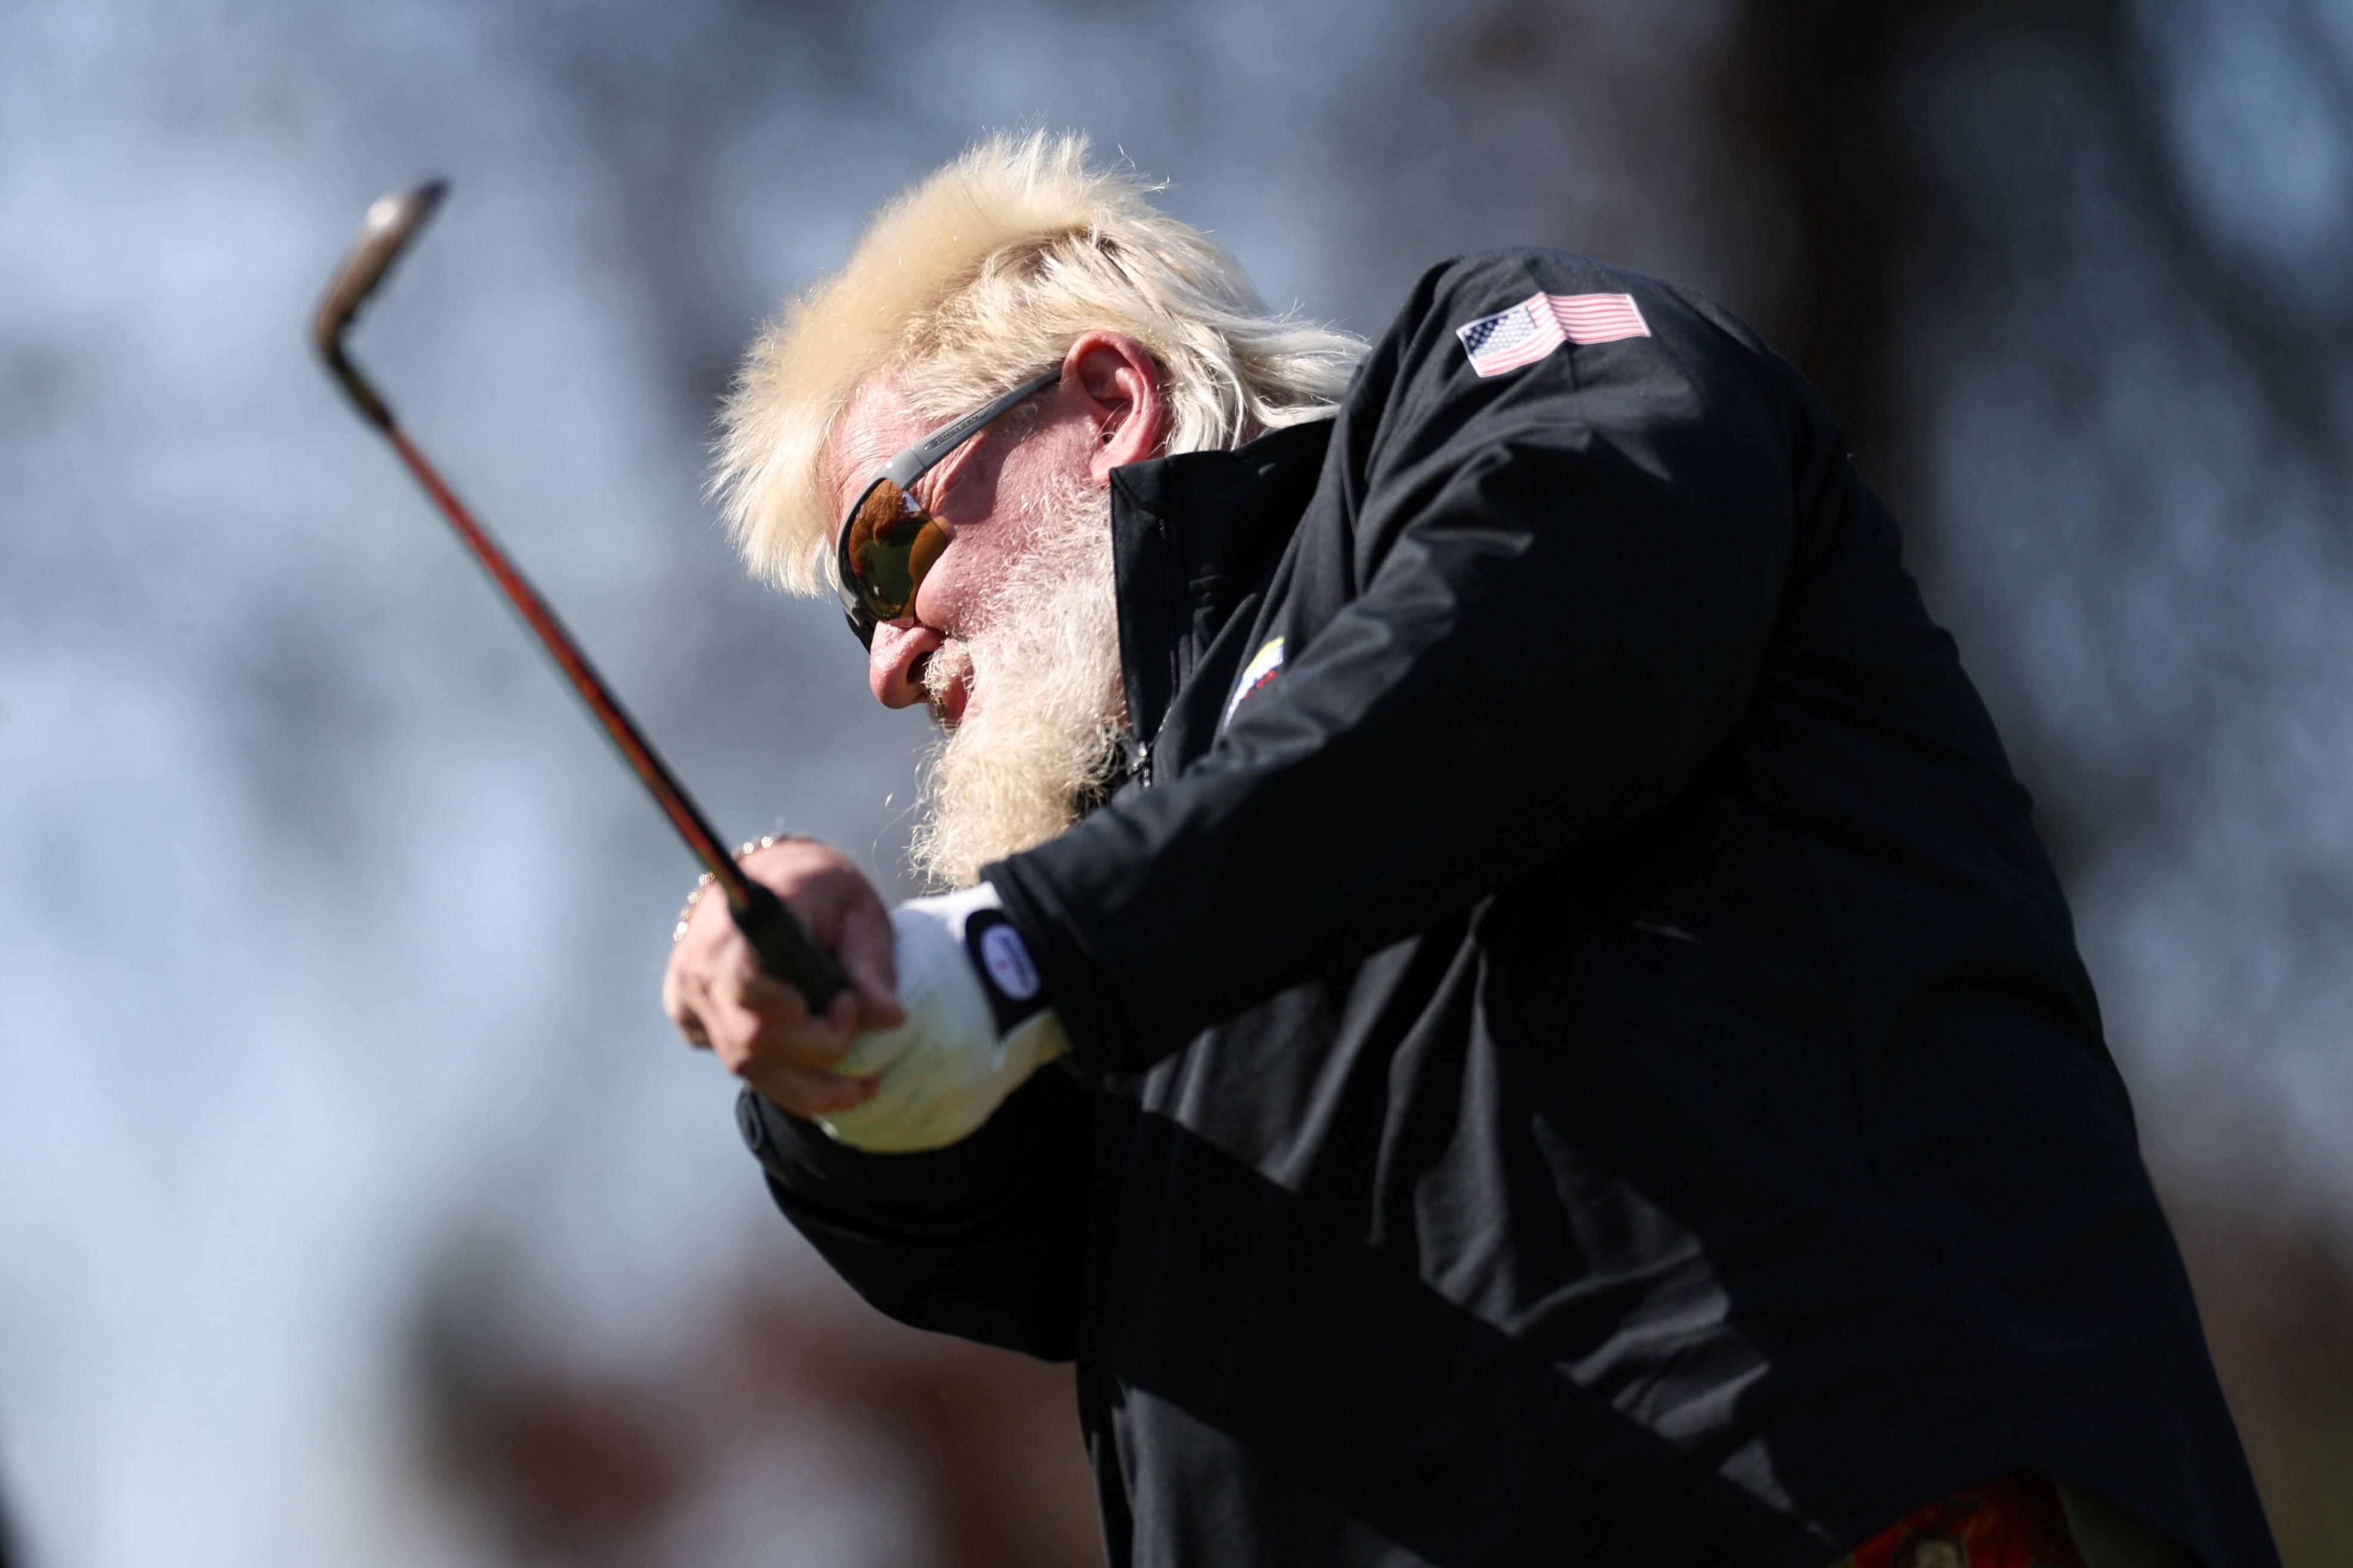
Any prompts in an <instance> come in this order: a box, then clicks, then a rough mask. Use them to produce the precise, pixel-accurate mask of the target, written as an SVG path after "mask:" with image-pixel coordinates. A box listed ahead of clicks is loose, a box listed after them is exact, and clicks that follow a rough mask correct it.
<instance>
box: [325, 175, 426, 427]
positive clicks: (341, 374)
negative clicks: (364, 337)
mask: <svg viewBox="0 0 2353 1568" xmlns="http://www.w3.org/2000/svg"><path fill="white" fill-rule="evenodd" d="M448 189H449V182H448V181H447V180H427V182H426V183H425V184H421V185H418V186H416V187H414V188H413V189H410V190H406V191H396V192H394V193H393V194H392V195H387V196H382V197H379V198H378V199H377V200H376V202H375V205H373V206H371V207H369V208H368V210H367V216H365V217H364V218H363V219H361V220H360V232H359V237H357V238H355V239H353V241H352V247H351V249H350V250H348V251H346V252H345V253H344V255H343V265H342V266H341V267H338V268H335V275H334V277H333V278H332V279H328V282H327V293H326V297H325V298H324V299H322V300H320V301H319V310H318V313H317V314H316V315H314V316H312V317H311V342H312V343H314V344H315V345H317V347H318V350H319V353H320V354H321V355H322V357H323V358H324V359H325V360H326V362H327V368H328V369H330V370H332V371H333V372H334V373H335V376H336V378H337V379H338V380H340V381H341V382H342V383H343V390H344V391H346V392H348V393H350V394H351V396H352V401H353V402H354V403H356V404H357V405H359V408H360V412H361V413H362V414H364V415H365V416H367V417H368V418H370V419H372V420H374V421H375V423H377V424H379V425H389V424H390V423H391V422H392V416H391V414H390V412H389V411H388V410H386V409H385V405H384V401H383V400H382V399H381V398H379V397H377V396H376V395H375V390H374V389H373V388H371V387H370V386H369V385H368V384H367V383H366V382H365V381H364V379H362V378H361V376H360V374H359V372H358V370H357V369H355V368H354V367H353V365H352V363H351V362H350V361H348V360H346V359H345V358H344V357H343V333H344V331H346V330H347V329H348V328H349V327H350V326H351V324H352V318H353V317H354V316H356V315H358V314H359V311H360V307H361V306H362V305H364V304H365V303H366V302H367V298H368V296H369V295H371V294H373V293H375V289H376V285H377V284H379V283H381V282H383V281H384V275H385V273H386V272H389V271H390V270H391V269H392V264H393V263H394V262H395V261H396V260H398V259H399V258H400V253H401V252H402V251H403V250H405V249H406V248H407V246H408V242H409V241H410V240H411V239H413V238H415V237H416V236H417V230H418V229H420V228H422V227H424V226H425V220H426V219H427V218H428V217H431V216H433V209H434V208H436V207H438V206H439V205H441V198H442V196H443V195H445V194H447V193H448Z"/></svg>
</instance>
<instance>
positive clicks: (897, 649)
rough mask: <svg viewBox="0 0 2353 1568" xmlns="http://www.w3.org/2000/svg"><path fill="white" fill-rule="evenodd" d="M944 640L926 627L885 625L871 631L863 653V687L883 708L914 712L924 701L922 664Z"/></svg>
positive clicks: (936, 650) (888, 623)
mask: <svg viewBox="0 0 2353 1568" xmlns="http://www.w3.org/2000/svg"><path fill="white" fill-rule="evenodd" d="M946 641H947V638H945V637H942V636H941V635H940V634H939V633H937V632H935V631H934V630H933V629H932V628H931V627H929V626H902V625H899V624H896V623H892V622H888V621H886V622H884V623H883V624H882V625H881V626H876V627H875V628H874V641H873V644H872V646H871V647H869V648H868V649H867V650H866V684H867V686H868V687H869V688H871V689H872V690H873V693H874V700H875V701H877V702H880V703H881V704H882V706H883V707H885V708H913V706H914V705H915V704H916V703H918V702H921V701H922V700H923V695H924V694H923V660H924V659H925V658H929V657H930V656H931V655H933V654H934V653H936V652H938V651H939V648H940V645H941V644H943V643H944V642H946Z"/></svg>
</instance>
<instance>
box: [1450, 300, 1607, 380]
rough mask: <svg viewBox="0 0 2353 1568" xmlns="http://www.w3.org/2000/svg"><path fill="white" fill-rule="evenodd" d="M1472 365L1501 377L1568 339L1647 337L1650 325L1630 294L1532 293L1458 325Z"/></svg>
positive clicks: (1600, 340) (1596, 340)
mask: <svg viewBox="0 0 2353 1568" xmlns="http://www.w3.org/2000/svg"><path fill="white" fill-rule="evenodd" d="M1454 335H1455V336H1456V337H1458V338H1461V340H1462V352H1463V353H1467V354H1469V355H1470V356H1471V368H1472V370H1475V371H1477V372H1478V373H1479V374H1481V375H1501V374H1504V372H1505V371H1507V370H1517V369H1519V368H1520V367H1521V366H1522V365H1524V364H1534V363H1536V361H1538V360H1540V359H1542V358H1544V357H1545V355H1546V354H1548V353H1552V351H1553V350H1555V349H1556V348H1558V347H1560V345H1561V344H1563V343H1613V342H1617V341H1618V340H1619V339H1620V338H1647V337H1649V336H1650V335H1651V323H1650V322H1648V321H1644V320H1642V312H1641V308H1640V307H1639V306H1637V305H1636V304H1635V303H1634V296H1632V295H1631V294H1541V293H1539V294H1531V295H1529V296H1528V297H1527V298H1526V299H1525V300H1521V301H1520V302H1519V303H1518V304H1516V305H1514V306H1513V307H1512V308H1511V309H1510V310H1498V311H1496V312H1495V313H1494V314H1493V315H1492V316H1482V317H1480V318H1479V319H1478V320H1477V321H1472V322H1470V323H1468V324H1467V325H1464V326H1460V327H1457V328H1455V329H1454Z"/></svg>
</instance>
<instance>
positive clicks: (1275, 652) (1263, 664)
mask: <svg viewBox="0 0 2353 1568" xmlns="http://www.w3.org/2000/svg"><path fill="white" fill-rule="evenodd" d="M1281 673H1282V638H1281V637H1276V638H1275V639H1274V640H1273V641H1272V642H1270V643H1268V644H1267V645H1266V646H1265V647H1262V648H1261V649H1259V650H1258V651H1257V652H1256V653H1254V654H1252V655H1250V662H1249V663H1248V664H1246V665H1244V666H1242V678H1241V679H1240V680H1237V681H1235V682H1234V694H1233V695H1232V696H1231V697H1229V698H1227V699H1226V716H1225V717H1224V718H1222V719H1220V720H1219V721H1218V728H1219V729H1220V730H1222V729H1224V728H1225V727H1226V726H1227V725H1229V724H1230V723H1232V722H1233V721H1234V710H1235V709H1237V708H1239V707H1240V706H1241V705H1242V699H1243V698H1245V697H1248V696H1249V695H1250V693H1251V692H1253V691H1256V690H1257V689H1259V688H1260V687H1261V686H1264V685H1265V684H1266V683H1267V682H1268V681H1270V680H1272V679H1274V678H1275V677H1276V676H1277V675H1279V674H1281Z"/></svg>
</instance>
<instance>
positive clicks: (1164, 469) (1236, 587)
mask: <svg viewBox="0 0 2353 1568" xmlns="http://www.w3.org/2000/svg"><path fill="white" fill-rule="evenodd" d="M1331 435H1332V422H1331V421H1330V420H1328V419H1318V420H1315V421H1314V422H1312V423H1310V424H1306V425H1293V426H1289V427H1287V428H1285V429H1282V430H1277V431H1274V432H1273V433H1271V435H1266V436H1261V437H1259V438H1258V439H1257V440H1255V441H1251V442H1249V443H1247V444H1245V445H1243V446H1240V447H1234V448H1232V449H1231V450H1229V451H1213V452H1185V453H1180V454H1179V455H1177V456H1176V457H1173V458H1152V459H1150V460H1149V461H1146V462H1142V463H1130V464H1128V465H1127V466H1126V467H1124V468H1114V469H1113V470H1112V476H1111V537H1112V572H1113V583H1114V584H1115V587H1116V592H1117V596H1118V601H1119V658H1120V668H1121V673H1122V675H1123V676H1124V678H1125V679H1126V682H1127V722H1128V731H1129V732H1130V734H1131V735H1132V736H1133V737H1134V739H1135V740H1137V741H1139V742H1148V741H1149V740H1150V738H1151V737H1152V736H1153V735H1155V734H1156V733H1158V732H1159V729H1160V723H1161V721H1162V720H1163V719H1164V718H1165V717H1166V715H1167V712H1168V705H1169V703H1170V702H1171V701H1173V700H1175V698H1176V689H1177V688H1178V687H1180V686H1182V685H1183V684H1184V683H1185V680H1186V678H1187V677H1188V676H1189V675H1191V674H1192V671H1193V663H1194V660H1195V659H1197V658H1198V657H1199V655H1200V652H1201V650H1202V649H1203V648H1204V647H1208V644H1209V641H1210V639H1211V638H1213V637H1216V636H1217V635H1218V632H1219V628H1221V627H1222V626H1224V625H1225V623H1226V620H1227V617H1229V616H1231V615H1232V614H1233V610H1234V606H1235V605H1237V604H1239V603H1240V600H1241V599H1242V597H1243V596H1244V595H1246V594H1247V593H1248V592H1249V591H1250V587H1251V585H1252V584H1254V583H1255V582H1256V581H1257V580H1258V579H1259V578H1261V576H1263V575H1264V574H1265V573H1266V572H1267V571H1268V570H1269V569H1271V567H1272V566H1273V564H1274V563H1275V562H1276V560H1277V559H1279V558H1280V557H1281V555H1282V549H1283V546H1284V545H1285V544H1287V543H1289V542H1290V540H1291V533H1292V529H1293V526H1295V525H1296V524H1297V522H1298V521H1299V516H1300V513H1301V512H1303V511H1304V510H1306V508H1307V502H1308V499H1309V498H1310V497H1311V496H1313V495H1314V493H1315V482H1316V479H1317V477H1318V476H1319V475H1320V474H1321V472H1322V470H1323V467H1324V447H1325V446H1326V445H1327V444H1328V443H1329V441H1330V439H1331Z"/></svg>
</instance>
